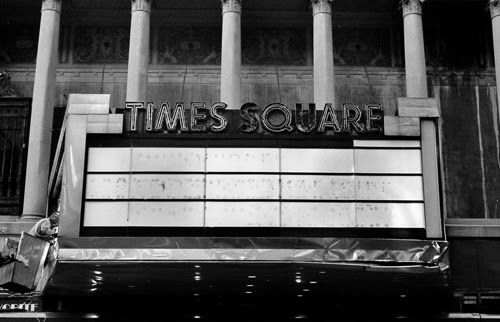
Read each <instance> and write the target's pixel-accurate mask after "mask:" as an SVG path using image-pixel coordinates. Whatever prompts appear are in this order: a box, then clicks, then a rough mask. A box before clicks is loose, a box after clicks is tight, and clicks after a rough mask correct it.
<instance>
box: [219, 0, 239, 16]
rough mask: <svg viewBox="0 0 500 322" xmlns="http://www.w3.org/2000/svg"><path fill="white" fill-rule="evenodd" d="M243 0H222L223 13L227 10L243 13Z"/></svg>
mask: <svg viewBox="0 0 500 322" xmlns="http://www.w3.org/2000/svg"><path fill="white" fill-rule="evenodd" d="M242 2H243V0H222V14H225V13H226V12H237V13H241V3H242Z"/></svg>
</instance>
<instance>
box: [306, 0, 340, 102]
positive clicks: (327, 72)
mask: <svg viewBox="0 0 500 322" xmlns="http://www.w3.org/2000/svg"><path fill="white" fill-rule="evenodd" d="M311 6H312V11H313V64H314V103H316V109H318V110H322V109H323V108H324V106H325V103H331V104H335V84H334V67H333V39H332V32H333V31H332V0H312V1H311Z"/></svg>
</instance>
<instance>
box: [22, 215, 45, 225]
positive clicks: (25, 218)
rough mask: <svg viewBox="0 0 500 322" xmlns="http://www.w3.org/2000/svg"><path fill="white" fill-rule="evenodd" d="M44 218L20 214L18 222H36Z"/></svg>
mask: <svg viewBox="0 0 500 322" xmlns="http://www.w3.org/2000/svg"><path fill="white" fill-rule="evenodd" d="M43 218H45V214H22V215H21V218H19V222H33V223H35V222H37V221H39V220H40V219H43Z"/></svg>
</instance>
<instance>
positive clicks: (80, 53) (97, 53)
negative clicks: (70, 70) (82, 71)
mask: <svg viewBox="0 0 500 322" xmlns="http://www.w3.org/2000/svg"><path fill="white" fill-rule="evenodd" d="M129 37H130V35H129V30H128V28H120V27H78V28H76V34H75V45H74V62H75V63H79V64H92V63H126V62H127V60H128V47H129Z"/></svg>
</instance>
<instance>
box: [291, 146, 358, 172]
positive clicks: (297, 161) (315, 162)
mask: <svg viewBox="0 0 500 322" xmlns="http://www.w3.org/2000/svg"><path fill="white" fill-rule="evenodd" d="M281 171H282V172H312V173H313V172H325V173H353V171H354V154H353V149H281Z"/></svg>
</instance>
